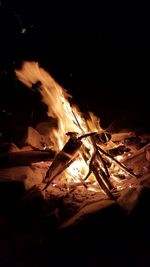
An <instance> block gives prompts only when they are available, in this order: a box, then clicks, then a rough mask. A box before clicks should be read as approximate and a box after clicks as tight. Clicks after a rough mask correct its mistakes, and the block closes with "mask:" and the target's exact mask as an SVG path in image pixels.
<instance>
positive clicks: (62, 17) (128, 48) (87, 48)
mask: <svg viewBox="0 0 150 267" xmlns="http://www.w3.org/2000/svg"><path fill="white" fill-rule="evenodd" d="M98 2H99V1H98ZM101 2H102V3H96V2H94V1H90V2H87V1H80V2H79V1H68V2H66V1H35V0H30V1H28V0H26V1H8V0H7V1H4V0H1V5H0V33H1V49H0V59H1V60H0V69H1V75H2V76H3V75H4V74H3V72H4V70H7V72H9V71H10V70H13V68H14V66H15V65H16V64H17V63H18V62H20V61H22V60H28V59H29V60H36V61H39V62H40V64H41V65H43V67H45V68H47V69H48V70H49V71H50V72H51V73H52V75H53V76H54V77H55V78H56V79H57V80H58V81H59V82H60V83H61V84H62V85H64V87H65V88H67V89H68V90H69V92H71V93H72V94H73V96H74V99H75V101H76V102H78V103H79V104H80V105H81V107H82V108H83V109H87V107H88V108H89V109H92V110H94V111H95V112H97V113H99V115H100V114H101V115H102V118H103V117H104V119H108V121H111V120H113V119H115V118H116V117H117V116H118V114H123V115H124V114H125V112H126V114H128V113H129V114H131V113H132V114H133V113H135V114H136V115H135V116H136V119H137V120H138V119H139V121H143V120H145V118H146V120H147V119H148V117H149V116H148V106H149V98H148V95H149V86H150V83H149V59H150V53H149V47H150V27H149V26H150V23H149V12H148V10H149V9H148V6H145V5H144V3H142V4H141V3H138V2H136V4H135V3H132V2H130V3H128V4H127V2H126V3H124V2H123V1H120V2H119V3H116V2H115V3H114V2H113V1H110V3H109V2H108V1H107V2H105V3H103V2H104V1H101ZM1 94H3V95H4V94H5V93H4V90H3V88H2V87H1ZM123 115H122V116H123ZM126 116H128V115H126Z"/></svg>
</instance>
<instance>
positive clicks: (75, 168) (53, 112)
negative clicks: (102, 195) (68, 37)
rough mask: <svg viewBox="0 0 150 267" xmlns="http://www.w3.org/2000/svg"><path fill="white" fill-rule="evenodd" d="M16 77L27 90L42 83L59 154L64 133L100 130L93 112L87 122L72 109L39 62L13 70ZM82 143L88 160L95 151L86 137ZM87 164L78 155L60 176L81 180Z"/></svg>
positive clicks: (55, 147) (66, 98)
mask: <svg viewBox="0 0 150 267" xmlns="http://www.w3.org/2000/svg"><path fill="white" fill-rule="evenodd" d="M16 76H17V78H18V79H19V80H20V81H21V82H23V83H24V84H25V85H26V86H27V87H29V88H30V89H32V86H33V84H36V83H37V81H40V82H41V83H40V93H41V95H42V99H43V102H44V103H46V104H47V107H48V116H50V117H53V118H55V119H57V126H58V127H57V128H53V129H51V132H50V138H51V140H52V142H53V146H54V149H55V150H56V151H60V150H61V149H62V148H63V146H64V144H65V143H66V142H67V140H68V137H67V135H66V133H67V132H77V133H78V134H83V133H86V132H88V131H96V132H101V131H103V130H102V128H101V127H100V120H99V119H98V118H97V117H96V116H95V115H94V114H93V113H88V119H85V118H84V117H83V115H82V114H81V112H80V111H79V109H78V108H77V107H76V106H73V107H71V105H70V103H69V101H68V95H67V93H66V91H65V90H64V89H63V88H62V87H61V86H60V85H59V84H58V83H57V82H56V81H55V80H54V79H53V78H52V77H51V75H50V74H49V73H47V72H46V71H45V70H44V69H42V68H41V67H40V66H39V64H38V63H36V62H24V63H23V65H22V68H21V70H16ZM83 143H84V145H85V147H86V148H88V150H89V159H90V157H91V155H92V153H93V151H94V149H93V145H92V143H91V141H90V139H89V138H85V139H84V140H83ZM108 147H109V148H110V147H114V144H113V142H112V141H110V142H109V144H108ZM88 163H89V161H88V160H87V162H86V161H85V160H84V159H83V156H82V153H81V152H80V153H79V155H78V158H77V159H76V160H75V161H74V162H73V163H72V164H71V165H70V166H69V167H68V168H67V170H66V171H65V173H64V174H63V177H64V179H67V181H68V182H71V181H75V182H79V181H81V180H82V179H83V177H85V175H86V174H87V172H88ZM114 171H116V172H117V173H118V172H119V170H118V169H116V167H114V166H113V168H112V175H114ZM93 179H94V180H95V182H94V184H96V185H98V184H97V181H96V179H95V177H94V175H93V174H91V175H90V177H89V179H88V180H90V181H93ZM119 186H120V183H119ZM98 188H99V187H98Z"/></svg>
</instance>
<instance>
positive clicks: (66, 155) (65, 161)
mask: <svg viewBox="0 0 150 267" xmlns="http://www.w3.org/2000/svg"><path fill="white" fill-rule="evenodd" d="M81 146H82V141H81V140H80V139H78V138H76V137H74V136H73V137H70V139H69V140H68V142H67V143H66V144H65V146H64V147H63V149H62V150H61V151H60V152H59V153H58V154H57V156H56V158H55V160H54V161H53V163H52V165H51V166H50V169H49V170H48V172H47V174H46V177H45V179H46V182H47V185H46V187H45V189H46V188H47V187H48V186H49V184H50V183H51V181H52V180H53V179H54V178H55V177H56V176H57V175H59V174H60V173H61V172H62V171H64V170H65V169H66V168H67V167H68V166H69V163H70V164H71V163H72V161H73V159H75V157H76V156H77V155H78V153H79V149H80V148H81Z"/></svg>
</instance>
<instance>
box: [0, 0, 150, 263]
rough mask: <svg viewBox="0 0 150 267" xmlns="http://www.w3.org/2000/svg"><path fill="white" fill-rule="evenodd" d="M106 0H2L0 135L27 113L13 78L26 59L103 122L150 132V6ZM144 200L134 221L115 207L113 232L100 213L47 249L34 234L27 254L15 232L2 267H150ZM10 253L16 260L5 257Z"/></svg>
mask: <svg viewBox="0 0 150 267" xmlns="http://www.w3.org/2000/svg"><path fill="white" fill-rule="evenodd" d="M103 2H104V1H101V2H100V3H95V2H94V1H91V2H89V3H88V2H87V1H81V2H77V1H74V2H73V1H68V2H64V1H45V0H43V1H35V0H30V1H29V0H26V1H19V0H18V1H15V0H14V1H11V0H10V1H8V0H7V1H5V0H0V118H1V121H2V123H1V127H2V129H1V130H0V132H3V130H4V129H3V122H4V121H5V123H4V124H6V122H8V124H10V126H11V125H12V121H13V120H15V119H16V118H15V115H14V114H18V113H20V120H19V122H20V121H21V120H23V114H24V113H25V112H26V110H27V109H28V108H29V107H30V105H32V100H30V98H29V95H28V94H27V93H25V91H24V90H22V91H21V90H20V88H19V89H18V88H16V82H15V80H14V77H13V75H14V74H13V71H14V68H15V66H18V64H20V62H21V61H22V60H35V61H38V62H40V64H41V65H42V66H43V67H44V68H45V69H47V70H48V71H50V73H51V74H52V75H53V76H54V78H56V80H57V81H58V82H59V83H60V84H62V85H63V86H64V87H65V88H66V89H67V90H68V91H69V93H71V94H72V95H73V97H74V100H75V102H76V103H77V104H79V105H80V108H81V109H82V110H92V111H94V112H95V113H96V114H97V115H98V116H100V118H101V124H102V126H103V127H107V126H109V124H111V123H112V122H113V121H115V120H120V121H121V123H122V127H128V126H129V127H133V128H134V127H136V128H140V127H142V128H144V129H146V130H149V85H150V81H149V71H150V69H149V62H150V52H149V51H150V18H149V8H148V6H145V5H144V3H142V4H141V2H138V1H137V2H136V3H131V1H130V3H129V4H127V2H126V4H125V3H124V2H123V1H119V3H116V2H114V1H110V2H108V1H107V2H106V1H105V3H103ZM30 102H31V103H30ZM18 127H20V125H19V126H18ZM10 128H12V127H8V129H9V130H10ZM13 130H14V129H13ZM10 131H12V129H11V130H10ZM10 135H11V136H13V135H12V133H11V134H10ZM148 193H149V192H148ZM145 198H146V199H145V200H143V202H141V203H142V204H140V205H141V206H139V207H138V209H137V210H136V211H135V213H134V214H133V215H132V216H131V218H130V220H124V219H122V218H124V217H121V215H117V214H118V213H117V212H118V211H116V210H112V211H111V210H109V211H110V213H109V214H106V217H107V216H108V222H107V227H108V228H109V231H108V233H107V235H106V237H105V235H104V233H103V232H101V231H100V230H98V228H99V227H98V224H99V223H100V220H101V219H102V217H96V216H95V217H94V218H93V220H95V221H92V220H91V221H90V224H88V223H87V225H86V224H85V225H82V226H81V228H80V229H77V230H76V231H77V232H75V233H74V234H73V236H74V238H75V241H74V239H73V237H72V233H69V234H67V235H66V239H65V238H64V237H62V239H61V238H60V239H58V240H59V241H58V243H57V242H56V243H54V244H53V243H51V241H50V244H51V245H52V247H53V246H54V249H52V248H50V247H49V246H48V244H47V243H46V245H45V247H44V249H43V250H42V248H41V247H40V245H38V246H37V244H36V238H37V236H34V234H33V236H34V237H35V246H34V247H33V248H32V247H31V246H29V249H28V250H27V252H26V253H27V255H26V256H24V255H20V254H19V255H18V254H17V252H16V251H15V244H14V243H13V240H15V233H14V237H12V241H11V247H13V249H12V251H11V249H10V248H8V252H6V251H7V249H5V247H6V248H7V238H8V237H6V241H5V236H4V237H3V239H4V240H3V239H2V240H3V242H2V241H1V243H2V248H3V249H1V255H0V260H1V259H2V260H1V262H2V264H1V266H50V265H51V266H52V265H53V264H54V263H55V266H56V265H57V264H58V266H63V265H65V266H71V265H72V266H74V265H75V266H77V265H78V266H84V265H85V266H86V265H87V266H101V264H102V265H103V264H105V266H120V265H122V266H135V265H136V266H149V240H150V234H149V219H148V215H147V213H144V209H147V210H148V209H149V196H148V195H146V197H145ZM146 203H147V204H146ZM106 213H107V212H106ZM119 214H120V213H119ZM115 216H116V217H115ZM116 218H117V222H116ZM120 218H121V219H120ZM96 220H97V221H96ZM141 221H142V222H141ZM110 222H111V223H110ZM102 225H103V226H104V227H105V221H104V222H102ZM89 227H90V229H89ZM107 227H106V228H107ZM104 229H105V228H104ZM118 229H119V230H118ZM139 229H140V230H139ZM112 232H113V233H112ZM8 236H9V231H8ZM13 238H14V239H13ZM78 238H79V240H78ZM20 242H21V238H20ZM59 242H60V243H59ZM67 242H68V243H67ZM73 242H75V243H74V245H73ZM3 244H4V245H3ZM100 244H103V246H101V245H100ZM16 246H17V245H16ZM73 246H74V250H72V247H73ZM62 247H63V248H64V249H62ZM55 248H56V250H55ZM65 248H66V249H65ZM14 251H15V252H14ZM106 251H108V252H106ZM57 252H58V253H57ZM13 253H16V254H13ZM118 253H119V254H118ZM9 256H10V262H9V259H8V260H7V261H6V259H5V257H9ZM13 258H15V259H16V262H15V261H13V260H12V262H11V259H13ZM22 258H23V259H25V260H24V262H22ZM30 258H31V260H30ZM53 261H54V263H53ZM102 262H103V263H102ZM44 264H45V265H44Z"/></svg>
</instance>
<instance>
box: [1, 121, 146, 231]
mask: <svg viewBox="0 0 150 267" xmlns="http://www.w3.org/2000/svg"><path fill="white" fill-rule="evenodd" d="M45 125H46V124H45ZM38 129H39V125H38V126H37V129H33V128H32V127H29V128H28V135H27V138H26V140H25V141H24V143H23V144H22V147H20V148H18V147H17V146H16V145H15V144H13V143H1V146H0V152H1V155H0V186H2V185H3V184H9V183H10V184H11V183H15V184H17V183H18V184H19V183H21V184H22V186H23V188H24V190H23V192H22V194H21V197H20V198H19V200H17V202H15V205H14V206H13V209H14V210H16V211H18V210H24V209H31V210H32V209H33V210H32V212H33V213H34V208H35V206H34V205H33V203H34V202H36V203H37V204H36V205H37V206H36V210H38V213H39V214H40V215H38V216H48V217H49V218H51V220H52V221H55V224H56V226H57V227H58V228H64V227H67V226H70V225H73V224H75V223H77V222H79V221H80V220H81V219H83V218H86V217H87V216H88V215H90V214H92V213H96V212H100V211H101V210H103V209H105V208H107V207H109V206H110V205H118V206H119V207H121V208H122V209H123V210H124V211H126V212H127V213H128V212H131V211H132V210H133V209H134V207H135V206H136V204H137V203H138V199H139V197H140V195H141V193H142V192H143V188H144V187H149V185H150V145H149V142H150V135H149V134H141V135H140V134H138V135H137V133H135V132H131V131H130V132H129V131H125V132H121V133H113V134H112V135H111V139H112V141H113V142H114V144H116V145H118V144H120V143H121V144H122V145H121V147H122V148H121V147H120V146H118V149H117V148H115V149H112V150H110V152H109V153H110V155H111V157H112V158H113V157H114V158H115V156H118V155H120V154H123V153H125V154H126V152H124V151H129V150H130V154H129V152H128V153H127V156H124V160H123V162H121V164H123V166H125V167H126V168H127V169H128V170H130V171H131V170H134V173H135V174H138V175H137V176H136V177H130V179H129V180H127V179H125V178H124V177H123V176H122V177H121V178H120V179H121V182H122V184H123V183H124V184H125V186H124V187H123V188H122V190H120V191H117V190H115V189H112V191H110V192H111V194H112V195H113V196H114V198H111V197H110V196H109V195H107V194H106V193H105V192H104V191H103V190H99V191H97V190H95V191H93V190H89V188H88V187H89V186H90V182H88V181H87V182H86V180H85V181H81V182H76V183H75V182H70V183H67V182H64V181H63V180H61V179H57V177H56V180H55V179H54V181H55V183H53V182H50V183H49V184H48V187H47V186H46V187H47V188H46V189H45V185H46V184H45V178H46V177H47V174H48V173H49V170H50V166H51V165H52V164H53V162H54V158H56V152H55V151H53V150H52V149H45V147H47V146H50V144H51V140H50V138H49V137H48V136H47V135H46V134H45V135H44V134H41V133H40V132H38ZM60 175H63V173H61V174H60ZM54 178H55V177H54ZM6 198H7V196H6ZM39 203H40V204H39ZM38 205H39V206H38Z"/></svg>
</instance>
